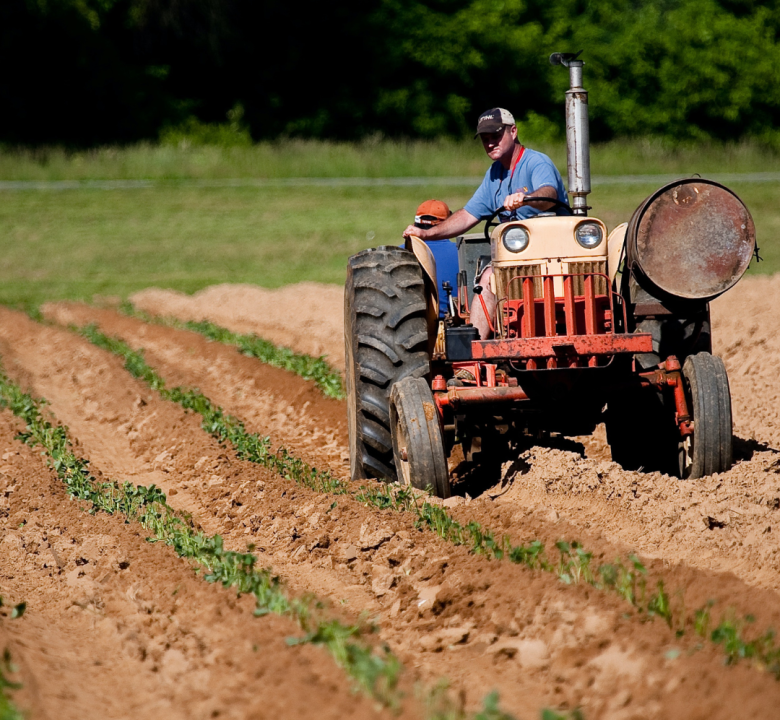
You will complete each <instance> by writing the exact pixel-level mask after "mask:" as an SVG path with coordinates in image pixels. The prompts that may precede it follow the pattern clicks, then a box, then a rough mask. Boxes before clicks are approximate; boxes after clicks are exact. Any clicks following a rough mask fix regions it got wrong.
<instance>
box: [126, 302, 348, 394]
mask: <svg viewBox="0 0 780 720" xmlns="http://www.w3.org/2000/svg"><path fill="white" fill-rule="evenodd" d="M120 310H121V311H122V312H123V313H124V314H125V315H129V316H131V317H135V318H138V319H140V320H143V321H145V322H150V323H155V324H157V325H164V326H166V327H173V328H178V329H180V330H190V331H192V332H196V333H199V334H200V335H203V336H204V337H206V338H208V339H209V340H211V341H213V342H219V343H222V344H223V345H233V346H235V347H237V348H238V350H239V352H241V353H242V354H243V355H246V356H247V357H251V358H255V359H257V360H259V361H260V362H262V363H265V364H266V365H271V366H273V367H278V368H282V369H283V370H288V371H289V372H292V373H295V374H296V375H300V376H301V377H302V378H303V379H304V380H311V381H312V382H314V384H315V385H316V386H317V387H318V388H319V389H320V391H321V392H322V394H323V395H325V396H326V397H331V398H335V399H337V400H343V399H344V398H345V397H346V392H345V390H344V382H343V380H342V378H341V373H339V372H338V370H336V369H335V368H334V367H333V366H332V365H330V364H329V363H328V362H327V360H325V356H324V355H320V356H319V357H312V356H311V355H306V354H305V353H299V352H295V351H294V350H291V349H290V348H286V347H280V346H278V345H274V344H273V343H272V342H270V341H268V340H264V339H263V338H261V337H258V336H257V335H253V334H252V335H243V334H241V333H236V332H233V331H232V330H228V329H227V328H223V327H221V326H220V325H216V324H215V323H213V322H209V321H208V320H200V321H194V320H188V321H183V320H178V319H177V318H172V317H158V316H156V315H150V314H149V313H146V312H143V311H140V310H137V309H136V308H135V307H134V306H133V304H132V303H130V302H124V303H122V305H121V306H120Z"/></svg>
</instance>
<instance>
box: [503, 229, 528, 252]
mask: <svg viewBox="0 0 780 720" xmlns="http://www.w3.org/2000/svg"><path fill="white" fill-rule="evenodd" d="M501 239H502V240H503V242H504V247H505V248H506V249H507V250H509V252H514V253H518V252H522V251H523V250H525V249H526V248H527V247H528V233H527V232H526V231H525V230H523V228H521V227H513V228H509V230H507V231H506V232H505V233H504V235H503V237H502V238H501Z"/></svg>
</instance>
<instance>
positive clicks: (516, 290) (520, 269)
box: [493, 265, 544, 300]
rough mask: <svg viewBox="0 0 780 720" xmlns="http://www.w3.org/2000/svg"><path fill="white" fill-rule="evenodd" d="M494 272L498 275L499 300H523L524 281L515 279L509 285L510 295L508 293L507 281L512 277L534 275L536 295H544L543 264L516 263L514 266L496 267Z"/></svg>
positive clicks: (537, 296) (497, 290)
mask: <svg viewBox="0 0 780 720" xmlns="http://www.w3.org/2000/svg"><path fill="white" fill-rule="evenodd" d="M493 272H494V273H495V276H496V295H497V296H498V299H499V300H503V299H507V300H522V298H523V281H522V280H513V281H512V282H511V283H510V285H509V295H507V294H506V291H507V283H509V281H510V280H511V279H512V278H521V277H532V278H533V279H534V297H535V298H540V297H543V296H544V291H543V289H542V266H541V265H516V266H514V267H494V268H493Z"/></svg>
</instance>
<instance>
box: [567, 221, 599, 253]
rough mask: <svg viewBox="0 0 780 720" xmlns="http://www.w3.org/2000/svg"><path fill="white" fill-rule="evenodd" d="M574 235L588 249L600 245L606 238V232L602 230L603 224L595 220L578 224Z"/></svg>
mask: <svg viewBox="0 0 780 720" xmlns="http://www.w3.org/2000/svg"><path fill="white" fill-rule="evenodd" d="M574 236H575V237H576V238H577V242H578V243H579V244H580V245H582V247H584V248H585V249H586V250H592V249H593V248H594V247H598V245H599V243H600V242H601V241H602V240H603V239H604V233H603V232H601V226H600V225H597V224H596V223H593V222H586V223H582V225H578V226H577V229H576V230H575V231H574Z"/></svg>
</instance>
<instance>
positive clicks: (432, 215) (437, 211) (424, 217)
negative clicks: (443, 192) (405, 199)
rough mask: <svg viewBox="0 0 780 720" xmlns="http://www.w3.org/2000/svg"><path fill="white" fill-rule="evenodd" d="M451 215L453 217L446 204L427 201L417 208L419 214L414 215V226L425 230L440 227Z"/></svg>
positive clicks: (438, 201) (439, 201)
mask: <svg viewBox="0 0 780 720" xmlns="http://www.w3.org/2000/svg"><path fill="white" fill-rule="evenodd" d="M450 215H452V211H451V210H450V208H449V206H448V205H447V203H446V202H442V201H441V200H426V201H425V202H424V203H422V205H420V207H418V208H417V212H416V213H415V214H414V226H415V227H416V228H420V229H423V230H424V229H425V228H429V227H433V226H434V225H438V224H439V223H440V222H441V221H442V220H446V219H447V218H448V217H449V216H450Z"/></svg>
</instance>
